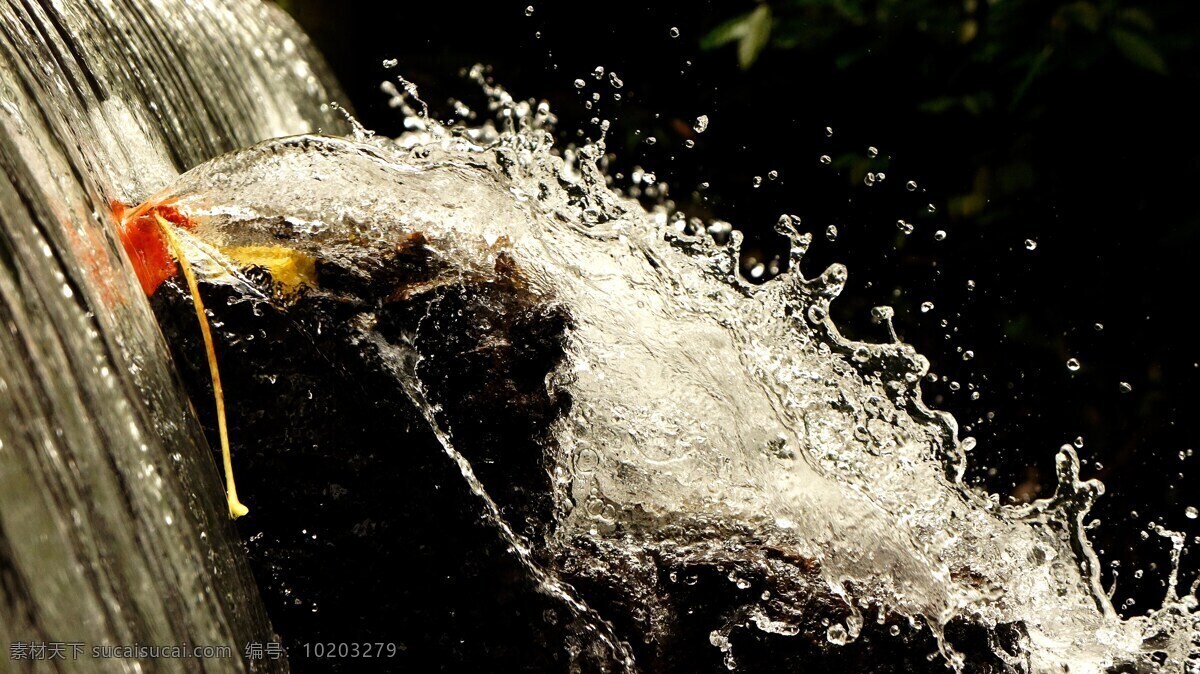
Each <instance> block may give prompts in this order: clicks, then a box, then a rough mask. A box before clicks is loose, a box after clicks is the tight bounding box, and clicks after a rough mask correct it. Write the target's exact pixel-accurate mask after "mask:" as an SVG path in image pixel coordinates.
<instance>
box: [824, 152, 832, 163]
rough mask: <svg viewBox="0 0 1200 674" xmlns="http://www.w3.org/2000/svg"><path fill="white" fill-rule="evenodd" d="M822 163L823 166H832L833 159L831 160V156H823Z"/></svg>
mask: <svg viewBox="0 0 1200 674" xmlns="http://www.w3.org/2000/svg"><path fill="white" fill-rule="evenodd" d="M821 163H822V164H830V163H833V158H831V157H830V156H829V155H827V154H823V155H821Z"/></svg>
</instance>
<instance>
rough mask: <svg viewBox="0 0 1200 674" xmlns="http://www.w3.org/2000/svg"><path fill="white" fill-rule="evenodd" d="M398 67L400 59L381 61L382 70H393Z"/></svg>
mask: <svg viewBox="0 0 1200 674" xmlns="http://www.w3.org/2000/svg"><path fill="white" fill-rule="evenodd" d="M398 65H400V59H384V60H383V67H384V68H395V67H396V66H398Z"/></svg>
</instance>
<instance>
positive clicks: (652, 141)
mask: <svg viewBox="0 0 1200 674" xmlns="http://www.w3.org/2000/svg"><path fill="white" fill-rule="evenodd" d="M657 142H658V139H657V138H655V137H654V136H650V137H648V138H646V144H647V145H653V144H655V143H657Z"/></svg>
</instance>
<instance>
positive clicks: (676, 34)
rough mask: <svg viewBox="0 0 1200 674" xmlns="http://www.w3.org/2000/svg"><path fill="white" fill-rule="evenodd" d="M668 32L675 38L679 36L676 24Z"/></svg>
mask: <svg viewBox="0 0 1200 674" xmlns="http://www.w3.org/2000/svg"><path fill="white" fill-rule="evenodd" d="M667 34H668V35H670V36H671V37H673V38H675V37H679V29H678V28H676V27H675V26H671V30H669V31H667Z"/></svg>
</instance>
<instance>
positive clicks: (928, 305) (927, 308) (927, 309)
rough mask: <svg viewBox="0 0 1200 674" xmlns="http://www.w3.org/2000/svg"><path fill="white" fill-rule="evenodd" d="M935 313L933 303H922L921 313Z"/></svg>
mask: <svg viewBox="0 0 1200 674" xmlns="http://www.w3.org/2000/svg"><path fill="white" fill-rule="evenodd" d="M931 311H933V302H928V301H926V302H921V313H923V314H927V313H929V312H931Z"/></svg>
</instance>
